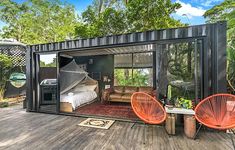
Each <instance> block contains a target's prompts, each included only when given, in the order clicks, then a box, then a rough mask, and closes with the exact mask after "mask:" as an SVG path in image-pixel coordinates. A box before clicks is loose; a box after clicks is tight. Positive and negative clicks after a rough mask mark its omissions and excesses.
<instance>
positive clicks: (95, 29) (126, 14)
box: [76, 0, 183, 38]
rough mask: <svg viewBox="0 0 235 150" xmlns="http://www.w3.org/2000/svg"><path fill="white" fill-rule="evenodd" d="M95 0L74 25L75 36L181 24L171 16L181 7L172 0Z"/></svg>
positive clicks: (94, 35)
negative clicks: (75, 25)
mask: <svg viewBox="0 0 235 150" xmlns="http://www.w3.org/2000/svg"><path fill="white" fill-rule="evenodd" d="M126 2H127V1H117V0H116V1H115V0H94V2H93V5H91V6H89V7H88V8H87V9H86V10H85V11H84V12H83V13H82V17H81V21H82V22H81V23H79V24H77V27H76V35H77V36H78V37H80V38H91V37H97V36H105V35H111V34H123V33H128V32H137V31H146V30H153V29H160V28H168V27H179V26H183V24H181V23H180V22H179V21H177V20H175V19H173V18H172V17H171V16H170V15H171V14H172V13H174V12H175V10H176V9H178V8H180V7H181V6H180V4H178V3H172V2H171V0H157V1H156V0H147V1H146V0H129V1H128V3H126Z"/></svg>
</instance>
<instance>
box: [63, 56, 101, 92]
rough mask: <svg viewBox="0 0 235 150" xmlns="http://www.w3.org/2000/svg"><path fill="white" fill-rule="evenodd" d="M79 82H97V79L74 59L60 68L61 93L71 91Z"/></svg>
mask: <svg viewBox="0 0 235 150" xmlns="http://www.w3.org/2000/svg"><path fill="white" fill-rule="evenodd" d="M79 84H89V85H91V84H97V81H95V80H93V79H92V78H90V77H89V76H88V73H87V72H86V71H84V69H83V68H82V67H81V65H78V64H77V63H76V62H75V61H74V60H73V61H71V62H70V63H69V64H67V65H66V66H64V67H62V68H61V69H60V93H61V94H63V93H65V92H69V91H70V90H71V89H72V88H74V87H76V86H77V85H79Z"/></svg>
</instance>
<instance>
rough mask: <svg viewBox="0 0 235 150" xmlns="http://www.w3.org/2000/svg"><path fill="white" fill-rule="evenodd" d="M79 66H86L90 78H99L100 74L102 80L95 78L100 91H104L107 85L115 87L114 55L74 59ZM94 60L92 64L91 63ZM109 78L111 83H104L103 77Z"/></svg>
mask: <svg viewBox="0 0 235 150" xmlns="http://www.w3.org/2000/svg"><path fill="white" fill-rule="evenodd" d="M74 59H75V61H76V63H77V64H86V65H87V72H88V73H89V76H90V77H92V74H93V75H94V73H95V76H96V77H98V74H99V73H100V75H101V78H100V79H98V78H94V77H93V78H94V79H95V80H97V81H98V82H99V89H100V91H102V90H103V89H105V85H110V86H113V75H114V55H98V56H81V57H79V56H78V57H74ZM91 60H92V63H91V62H90V61H91ZM104 76H108V77H109V79H110V82H104V81H103V77H104Z"/></svg>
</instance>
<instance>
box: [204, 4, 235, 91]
mask: <svg viewBox="0 0 235 150" xmlns="http://www.w3.org/2000/svg"><path fill="white" fill-rule="evenodd" d="M204 17H206V18H207V22H209V23H213V22H216V21H220V20H226V21H227V24H228V28H227V46H228V47H227V60H228V61H227V80H228V84H229V86H230V88H231V89H232V90H233V91H234V92H235V34H234V33H235V1H234V0H225V1H224V2H222V3H221V4H219V5H216V6H214V7H213V8H211V9H210V10H208V11H206V12H205V14H204Z"/></svg>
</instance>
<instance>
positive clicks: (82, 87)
mask: <svg viewBox="0 0 235 150" xmlns="http://www.w3.org/2000/svg"><path fill="white" fill-rule="evenodd" d="M96 87H97V85H84V84H82V85H78V86H76V87H74V89H73V92H86V91H94V90H95V88H96Z"/></svg>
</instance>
